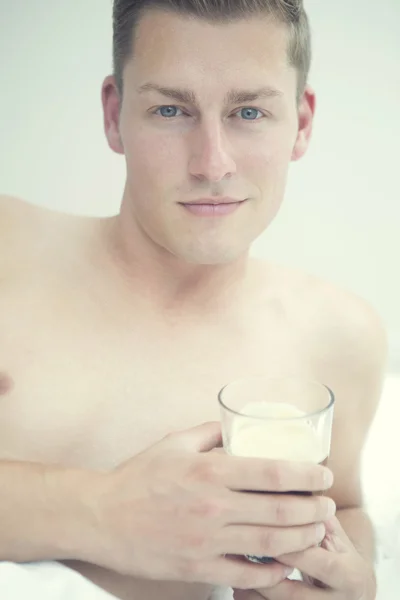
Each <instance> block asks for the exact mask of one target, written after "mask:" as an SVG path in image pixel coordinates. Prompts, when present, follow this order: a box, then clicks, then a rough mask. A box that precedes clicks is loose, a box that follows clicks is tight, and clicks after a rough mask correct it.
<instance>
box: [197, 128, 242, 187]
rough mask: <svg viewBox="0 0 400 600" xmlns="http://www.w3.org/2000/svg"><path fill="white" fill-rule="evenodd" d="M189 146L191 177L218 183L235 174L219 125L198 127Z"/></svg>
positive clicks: (228, 149)
mask: <svg viewBox="0 0 400 600" xmlns="http://www.w3.org/2000/svg"><path fill="white" fill-rule="evenodd" d="M189 144H190V150H191V152H190V161H189V172H190V174H191V175H192V176H193V177H196V178H197V179H200V180H206V181H210V182H218V181H221V180H222V179H225V178H229V177H231V176H232V175H234V174H235V173H236V163H235V161H234V159H233V157H232V151H231V149H230V148H229V142H228V141H227V139H226V136H225V134H224V132H223V130H222V127H221V126H220V125H219V124H210V125H208V126H205V125H203V127H199V129H197V130H196V131H195V132H194V133H193V137H191V139H190V141H189Z"/></svg>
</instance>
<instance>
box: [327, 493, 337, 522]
mask: <svg viewBox="0 0 400 600" xmlns="http://www.w3.org/2000/svg"><path fill="white" fill-rule="evenodd" d="M326 512H327V520H328V519H331V518H332V517H334V516H335V515H336V503H335V502H334V501H333V500H332V498H327V507H326Z"/></svg>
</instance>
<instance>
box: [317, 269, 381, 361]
mask: <svg viewBox="0 0 400 600" xmlns="http://www.w3.org/2000/svg"><path fill="white" fill-rule="evenodd" d="M307 281H308V284H306V290H305V298H307V297H308V299H309V307H310V309H311V310H310V311H309V312H308V319H309V322H310V323H312V322H313V321H315V324H316V325H317V326H318V330H319V332H320V336H317V335H316V340H317V341H318V350H319V351H320V352H321V351H322V348H321V346H322V345H325V344H328V347H327V348H326V349H325V351H324V352H321V355H322V356H323V355H324V354H325V353H326V356H327V357H329V360H330V361H333V362H334V364H339V365H340V366H341V368H342V369H343V368H346V367H347V368H349V369H353V370H357V369H358V368H359V369H360V371H361V370H362V371H365V370H366V369H368V368H372V369H375V370H376V369H378V370H379V369H384V368H385V366H386V361H387V334H386V329H385V326H384V323H383V320H382V318H381V316H380V315H379V313H378V312H377V310H376V309H375V308H374V307H373V306H372V305H371V304H370V303H369V302H368V301H367V300H365V299H364V298H362V297H361V296H359V295H357V294H356V293H354V292H351V291H349V290H346V289H344V288H342V287H340V286H338V285H335V284H333V283H331V282H328V281H324V280H322V279H318V278H316V277H311V276H308V277H307ZM311 311H312V312H311Z"/></svg>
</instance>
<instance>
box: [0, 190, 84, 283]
mask: <svg viewBox="0 0 400 600" xmlns="http://www.w3.org/2000/svg"><path fill="white" fill-rule="evenodd" d="M80 222H81V220H80V218H79V217H76V216H73V215H67V214H64V213H61V212H57V211H53V210H50V209H48V208H44V207H40V206H36V205H34V204H32V203H30V202H27V201H25V200H21V199H20V198H16V197H12V196H6V195H0V277H1V279H7V277H8V276H9V275H13V274H16V273H18V272H20V271H21V270H23V271H27V270H29V269H30V268H31V267H32V266H33V265H34V264H35V266H36V265H37V264H38V261H39V262H40V261H42V260H45V257H46V256H47V257H48V256H52V255H54V253H56V251H57V248H59V247H64V248H65V247H67V246H68V240H69V239H70V238H71V239H72V237H73V235H74V232H76V231H77V230H78V229H79V223H80Z"/></svg>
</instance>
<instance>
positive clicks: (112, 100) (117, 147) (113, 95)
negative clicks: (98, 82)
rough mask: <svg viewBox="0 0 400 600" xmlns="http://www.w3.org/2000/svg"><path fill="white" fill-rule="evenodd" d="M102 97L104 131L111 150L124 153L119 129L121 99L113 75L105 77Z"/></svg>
mask: <svg viewBox="0 0 400 600" xmlns="http://www.w3.org/2000/svg"><path fill="white" fill-rule="evenodd" d="M101 97H102V104H103V115H104V131H105V134H106V138H107V141H108V145H109V146H110V148H111V150H113V151H114V152H116V153H117V154H124V147H123V144H122V140H121V135H120V131H119V121H120V103H121V101H120V97H119V93H118V90H117V86H116V83H115V78H114V77H113V76H109V77H107V78H106V79H105V81H104V83H103V87H102V93H101Z"/></svg>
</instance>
